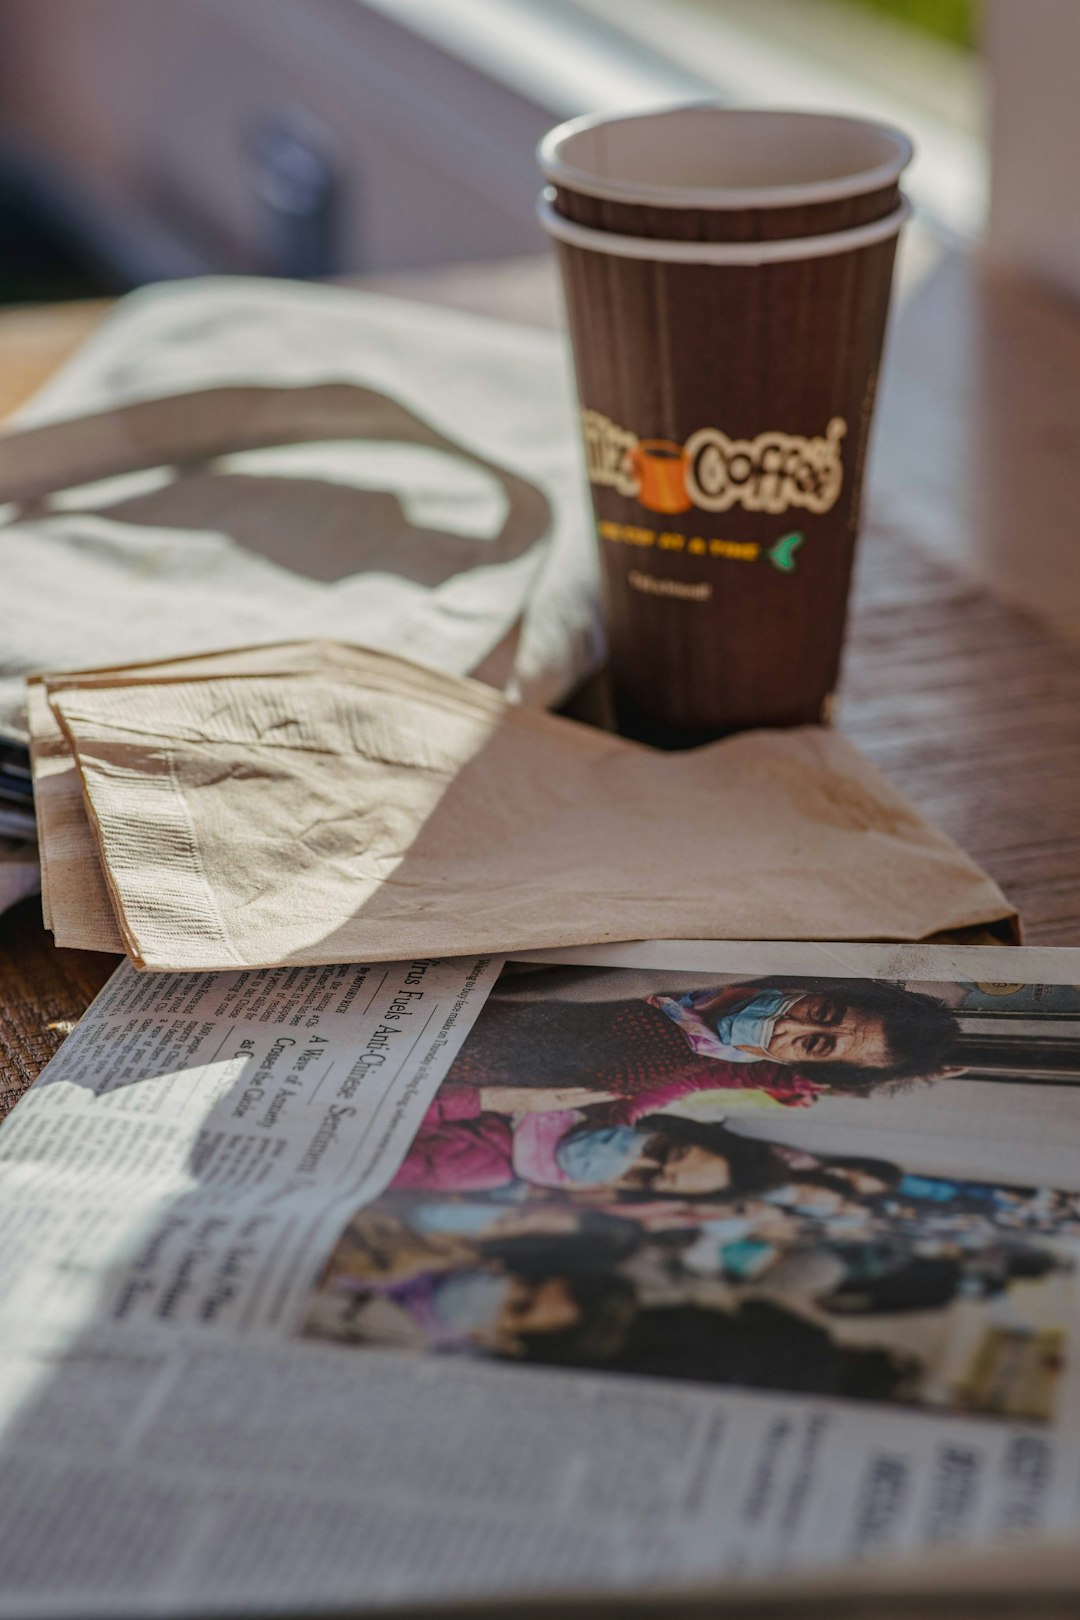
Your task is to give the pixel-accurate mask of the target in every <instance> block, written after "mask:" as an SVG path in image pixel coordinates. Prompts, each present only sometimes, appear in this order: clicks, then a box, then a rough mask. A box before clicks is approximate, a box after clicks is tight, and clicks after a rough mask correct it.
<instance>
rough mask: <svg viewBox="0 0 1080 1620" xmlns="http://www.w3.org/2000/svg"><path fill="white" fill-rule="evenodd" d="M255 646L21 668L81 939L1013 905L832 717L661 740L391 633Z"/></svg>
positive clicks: (672, 922)
mask: <svg viewBox="0 0 1080 1620" xmlns="http://www.w3.org/2000/svg"><path fill="white" fill-rule="evenodd" d="M271 651H272V652H274V653H276V667H274V668H273V669H271V670H269V671H267V669H266V667H265V666H263V667H262V668H256V667H254V665H253V664H252V662H251V654H237V655H232V661H231V662H230V659H229V658H225V659H219V660H217V661H213V660H201V661H199V662H200V663H201V664H202V665H203V668H202V670H201V671H200V672H199V673H198V675H197V676H194V677H193V674H192V671H191V670H190V668H189V670H188V672H187V673H186V674H184V673H183V672H182V669H181V666H180V665H174V666H172V668H171V673H170V674H168V675H167V676H166V675H165V674H164V673H163V671H162V670H160V669H159V671H158V675H157V678H154V676H153V675H152V674H151V673H150V672H145V673H143V674H142V675H139V674H138V673H137V672H135V671H129V672H127V673H126V674H125V673H123V672H105V673H102V674H98V675H96V676H93V675H92V676H88V677H84V678H82V679H81V680H80V678H79V677H72V676H66V677H63V678H62V679H60V678H57V679H55V680H49V679H46V680H45V682H44V683H43V684H42V685H41V686H39V687H38V688H37V693H38V696H37V698H36V699H35V705H34V706H35V712H36V713H37V714H38V716H39V717H40V715H41V713H42V710H41V699H42V697H44V698H45V700H46V704H47V706H48V708H49V709H50V712H51V714H52V716H53V717H54V719H55V722H56V723H57V725H58V726H59V728H60V731H61V733H62V740H61V742H60V743H59V744H57V742H56V737H55V735H54V738H53V744H54V748H55V749H56V750H57V751H56V752H55V753H54V755H53V763H54V765H55V766H56V767H57V768H56V769H55V770H54V772H53V778H52V779H53V780H54V785H55V779H57V778H59V777H61V776H62V768H61V767H60V752H59V750H61V749H63V748H64V747H65V744H66V751H67V756H68V760H69V763H68V765H67V767H66V768H67V770H68V771H69V773H70V769H71V765H70V761H71V760H73V761H74V764H75V766H76V767H77V770H78V773H79V779H80V781H81V788H82V803H83V805H84V806H85V810H84V815H85V814H88V816H89V826H90V827H92V833H93V843H92V842H91V840H90V839H89V838H87V836H86V834H87V831H88V828H87V825H86V824H85V823H84V826H83V832H82V837H83V844H82V849H81V854H80V856H79V859H78V861H76V862H75V863H74V864H72V863H71V861H70V850H69V852H68V854H67V855H65V857H64V860H65V862H66V864H65V865H64V866H63V867H62V868H61V867H60V866H59V865H58V858H59V851H60V845H59V843H58V844H57V846H56V848H57V858H55V859H54V855H53V851H52V847H51V842H50V841H51V839H52V837H53V834H52V833H51V832H50V812H49V810H48V809H46V805H47V804H48V792H45V793H42V798H41V804H42V808H43V810H44V812H45V813H44V815H43V820H42V836H43V842H44V844H45V858H46V871H47V872H48V874H49V878H48V889H49V894H50V905H51V912H52V917H53V921H54V926H55V924H56V922H57V918H58V915H59V911H60V905H59V901H58V892H57V881H56V879H57V876H58V875H60V877H61V883H60V888H61V890H62V891H63V892H64V897H65V904H66V903H67V902H69V901H71V899H72V898H73V896H74V895H75V894H76V893H78V892H79V891H80V890H82V891H83V892H84V893H85V892H86V891H88V890H89V889H90V888H92V887H93V883H94V881H95V878H94V876H93V875H92V874H91V873H90V864H91V863H90V858H89V857H90V851H91V849H92V848H93V847H94V845H96V855H97V858H98V862H99V865H98V871H97V875H96V882H97V884H98V886H99V887H98V900H99V901H101V900H102V899H104V900H107V902H108V906H109V909H111V911H112V913H113V917H114V923H113V927H114V929H115V933H114V934H112V935H111V936H110V940H109V941H106V940H105V937H104V935H105V931H106V926H105V925H106V919H105V906H104V905H103V904H99V905H97V907H96V909H95V911H94V916H95V917H96V919H97V922H100V923H101V924H102V925H103V926H102V929H101V932H100V934H98V933H96V932H95V928H96V926H97V923H95V925H94V927H87V928H84V931H83V932H84V937H83V939H82V940H81V943H84V944H91V943H93V944H94V945H96V946H98V948H109V945H110V944H115V943H116V942H117V941H119V943H121V944H122V946H123V948H124V949H125V950H126V951H127V953H128V954H129V956H130V957H131V958H132V960H133V961H134V962H135V963H136V965H137V966H139V967H146V968H151V969H156V970H166V969H167V970H178V971H184V970H196V969H202V970H211V969H235V968H244V967H263V966H278V965H290V964H301V963H306V964H315V963H329V962H339V961H353V960H355V961H372V960H375V961H378V960H386V961H389V960H395V959H405V958H409V957H412V956H421V955H422V956H432V955H450V954H454V955H462V954H472V953H483V952H489V951H490V952H512V951H515V950H524V949H536V948H542V947H550V946H560V945H562V946H567V945H581V944H591V943H599V942H603V941H614V940H628V939H663V938H668V939H670V938H683V939H739V938H750V939H770V938H771V939H822V940H827V939H847V940H860V939H879V940H880V939H884V940H917V939H921V938H925V937H926V936H928V935H931V934H934V933H937V932H940V931H943V930H956V929H961V928H967V927H973V926H976V925H990V924H1001V923H1002V922H1006V923H1007V922H1008V920H1009V919H1012V918H1014V912H1013V909H1012V907H1011V906H1010V905H1009V903H1008V901H1007V900H1006V899H1005V897H1004V896H1003V895H1002V894H1001V892H1000V890H999V889H998V888H997V886H996V884H994V883H993V881H992V880H991V879H990V878H989V877H987V876H986V875H985V874H984V873H983V872H981V871H980V869H979V868H978V867H977V866H976V865H975V864H974V862H973V861H972V860H971V859H970V858H969V857H968V856H967V855H965V854H964V853H963V851H961V850H960V849H959V848H958V847H957V846H956V845H955V844H953V843H952V842H951V841H950V840H949V839H948V838H946V837H945V836H944V835H943V834H942V833H940V832H938V831H937V830H936V829H935V828H933V827H932V826H930V825H929V824H928V823H927V822H926V821H925V820H923V818H922V817H921V816H920V815H919V814H918V812H917V811H916V810H915V808H914V807H913V806H912V805H911V804H910V803H909V802H908V801H907V800H906V799H905V798H904V796H903V795H902V794H900V793H899V792H898V791H897V790H896V789H895V788H893V787H892V786H891V785H890V784H889V782H888V781H887V780H886V779H885V778H884V777H883V776H881V774H880V773H879V772H878V771H877V770H876V769H874V768H873V767H872V766H871V765H869V764H868V762H867V761H866V760H865V759H864V758H863V757H862V756H861V755H860V754H859V752H858V751H857V749H855V748H854V747H853V745H852V744H851V743H850V742H848V741H847V740H846V739H845V738H844V737H843V736H841V735H840V734H839V733H837V732H834V731H831V730H828V729H824V728H819V727H803V728H799V729H797V730H793V731H788V732H776V731H767V732H750V733H745V734H743V735H741V736H736V737H732V738H729V739H727V740H725V741H722V742H718V743H714V744H712V745H710V746H708V747H705V748H701V749H697V750H694V751H692V752H687V753H680V754H667V753H660V752H657V751H654V750H651V749H646V748H642V747H640V746H638V745H636V744H633V743H630V742H627V741H626V740H624V739H622V738H619V737H615V736H611V735H609V734H607V733H605V732H601V731H595V730H592V729H591V728H588V727H585V726H581V725H578V724H576V723H575V722H572V721H568V720H564V719H560V718H558V717H556V716H554V715H550V714H546V713H542V712H537V711H531V710H525V709H523V708H521V707H517V706H515V705H513V704H509V703H507V702H506V700H505V699H504V698H502V697H501V696H500V695H499V694H497V693H496V692H494V691H493V690H492V689H491V688H489V687H486V686H483V685H481V684H480V683H478V682H476V681H471V680H467V679H461V678H458V677H454V676H447V675H443V674H441V673H438V672H435V671H431V670H426V669H422V668H420V667H419V666H416V665H412V664H409V663H406V662H404V661H402V660H400V659H397V658H394V657H391V656H388V655H384V654H379V653H375V652H370V651H365V650H361V649H358V648H342V647H334V646H332V645H329V644H326V643H322V644H313V645H309V646H308V647H306V648H304V647H302V646H295V647H293V648H292V649H291V650H290V651H289V652H288V654H287V655H286V654H284V653H283V650H282V649H280V648H278V649H275V650H271ZM262 652H263V654H264V655H265V653H266V649H263V650H262ZM272 661H273V660H272ZM35 753H36V756H37V760H36V768H37V769H38V771H39V773H40V771H41V759H42V757H43V756H42V749H41V747H40V746H39V745H38V743H36V744H35ZM49 780H50V777H49V776H48V775H45V776H44V777H41V776H40V774H39V783H40V786H39V792H41V790H42V788H44V787H45V785H46V783H47V782H48V781H49ZM74 781H75V779H74V778H73V777H71V776H70V775H69V776H68V778H67V791H68V801H67V802H68V804H69V806H70V804H71V802H72V801H71V798H70V790H71V788H72V786H73V784H74ZM54 808H55V806H54ZM89 915H90V913H89V911H88V912H87V916H89ZM89 934H94V937H93V939H92V940H91V939H90V938H89V937H86V936H88V935H89ZM57 937H58V940H59V939H60V937H61V936H60V933H59V931H58V936H57ZM64 942H65V943H67V942H70V935H68V934H67V933H66V932H65V935H64Z"/></svg>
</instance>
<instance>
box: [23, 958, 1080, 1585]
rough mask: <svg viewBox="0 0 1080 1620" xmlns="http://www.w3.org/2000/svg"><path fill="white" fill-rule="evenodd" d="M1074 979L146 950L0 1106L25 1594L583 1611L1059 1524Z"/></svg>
mask: <svg viewBox="0 0 1080 1620" xmlns="http://www.w3.org/2000/svg"><path fill="white" fill-rule="evenodd" d="M1078 981H1080V953H1076V952H1067V951H1053V952H1040V951H1031V950H994V951H993V952H992V953H991V952H989V951H987V950H981V951H979V950H970V949H968V950H961V949H956V950H953V949H950V948H946V947H925V946H923V947H867V946H858V947H856V946H837V945H829V946H814V945H769V944H741V945H737V944H730V945H715V944H709V945H701V944H697V945H690V944H673V943H666V944H653V945H639V946H623V947H607V948H604V949H593V950H576V951H561V952H557V953H550V952H549V953H533V954H532V955H530V956H528V957H523V958H521V959H515V960H511V961H504V960H501V959H497V958H476V959H453V960H450V959H444V960H437V959H436V960H428V959H424V960H415V961H411V962H405V963H400V964H395V965H391V966H387V965H386V964H385V963H383V964H379V965H377V966H357V965H342V966H335V967H318V968H294V969H275V970H259V971H244V972H235V973H221V974H177V975H160V976H155V975H145V974H137V973H136V972H135V971H134V970H133V969H132V968H131V966H130V965H129V964H124V965H122V966H121V967H120V968H119V969H118V970H117V973H116V975H115V976H114V977H113V979H112V980H111V981H110V982H109V984H108V985H107V986H106V988H105V990H104V991H103V992H102V994H101V995H100V996H99V998H98V1000H97V1001H96V1002H95V1003H94V1005H93V1007H92V1008H91V1009H90V1011H89V1012H88V1013H87V1014H86V1016H85V1017H84V1019H83V1020H82V1022H81V1023H80V1024H79V1025H78V1027H77V1028H76V1030H75V1031H74V1033H73V1034H72V1035H71V1036H70V1037H69V1038H68V1040H67V1042H66V1043H65V1045H64V1046H63V1047H62V1048H61V1050H60V1052H59V1054H58V1055H57V1056H56V1057H55V1058H54V1059H53V1061H52V1062H51V1063H50V1064H49V1065H48V1067H47V1068H46V1070H45V1071H44V1072H43V1074H42V1076H41V1078H40V1079H39V1081H38V1082H37V1084H36V1085H35V1086H34V1087H33V1088H31V1090H30V1091H29V1092H28V1093H27V1095H26V1096H25V1098H24V1099H23V1100H22V1102H21V1103H20V1104H19V1105H18V1106H17V1107H16V1108H15V1109H14V1111H13V1112H12V1114H11V1116H10V1117H9V1119H8V1121H7V1122H6V1124H5V1125H4V1127H3V1128H2V1130H0V1222H2V1227H3V1231H4V1234H5V1240H6V1241H5V1243H4V1245H3V1248H2V1250H0V1455H2V1457H3V1463H4V1466H3V1468H2V1469H0V1548H2V1549H3V1555H2V1557H0V1614H2V1615H5V1616H7V1615H11V1616H16V1615H17V1616H59V1615H64V1616H82V1615H88V1616H89V1615H102V1616H104V1615H109V1616H125V1615H134V1614H140V1615H141V1614H147V1613H155V1614H174V1613H175V1614H179V1613H217V1614H226V1613H229V1612H236V1611H240V1610H243V1611H244V1612H251V1611H252V1610H257V1609H265V1610H267V1611H272V1612H278V1613H281V1612H291V1611H301V1610H302V1611H303V1612H305V1613H310V1612H312V1611H313V1610H317V1609H319V1608H325V1609H328V1610H330V1609H336V1610H341V1609H343V1608H349V1609H350V1610H356V1611H359V1612H363V1611H374V1610H380V1609H387V1608H388V1609H393V1608H395V1607H404V1606H406V1605H412V1606H421V1605H442V1604H459V1605H460V1604H466V1605H467V1604H469V1603H475V1604H481V1603H484V1602H488V1603H493V1604H494V1605H495V1607H494V1609H493V1610H492V1612H493V1613H499V1612H505V1611H504V1610H501V1609H500V1605H503V1604H506V1603H508V1602H510V1601H512V1600H522V1601H524V1600H526V1599H540V1598H545V1599H552V1600H554V1599H557V1598H559V1597H560V1595H561V1594H567V1595H569V1594H575V1593H577V1594H580V1593H583V1592H584V1593H586V1594H591V1595H592V1596H591V1599H590V1602H591V1604H592V1605H593V1606H594V1607H595V1605H596V1604H597V1603H599V1602H600V1600H601V1598H604V1599H610V1600H612V1601H615V1600H617V1599H618V1598H619V1596H620V1594H635V1595H636V1596H638V1597H640V1596H642V1595H645V1596H647V1594H648V1593H650V1592H654V1591H655V1592H665V1593H669V1594H671V1593H675V1592H677V1590H678V1589H680V1588H683V1587H685V1588H686V1589H687V1591H690V1590H696V1592H697V1593H698V1596H699V1599H700V1593H701V1591H702V1590H703V1589H705V1590H708V1589H709V1588H712V1589H714V1590H716V1591H717V1592H730V1591H732V1590H736V1591H745V1592H746V1593H747V1594H751V1593H752V1592H753V1591H754V1590H755V1583H760V1582H763V1581H765V1580H766V1579H771V1578H774V1577H776V1576H778V1575H779V1576H783V1575H784V1574H785V1573H794V1574H797V1575H798V1577H799V1581H800V1583H801V1584H802V1585H804V1586H805V1585H806V1583H807V1582H809V1581H810V1580H811V1579H812V1578H813V1577H814V1575H815V1573H816V1572H819V1571H822V1572H828V1571H830V1570H837V1569H844V1568H850V1567H851V1566H863V1565H865V1566H866V1567H867V1568H868V1569H870V1570H871V1571H872V1570H874V1569H876V1567H877V1564H876V1561H877V1560H879V1559H881V1560H887V1559H888V1558H890V1557H895V1556H897V1555H905V1554H907V1555H910V1554H911V1553H912V1552H915V1551H919V1552H920V1556H922V1555H924V1554H928V1553H929V1552H930V1551H931V1550H933V1551H934V1552H935V1554H940V1551H941V1549H947V1548H949V1547H956V1548H959V1549H972V1548H974V1549H978V1548H979V1547H989V1546H991V1545H995V1546H1000V1545H1002V1544H1003V1543H1004V1544H1005V1545H1006V1546H1008V1545H1011V1544H1015V1546H1016V1548H1017V1549H1018V1550H1021V1549H1022V1548H1023V1546H1024V1545H1025V1543H1026V1542H1027V1541H1029V1540H1030V1539H1031V1538H1040V1537H1053V1536H1057V1537H1067V1536H1069V1535H1070V1534H1074V1533H1075V1530H1076V1528H1077V1525H1078V1523H1080V1490H1078V1487H1080V1376H1078V1371H1077V1366H1076V1357H1075V1351H1074V1346H1075V1344H1076V1343H1077V1337H1078V1334H1080V1321H1078V1310H1080V1300H1078V1294H1077V1274H1076V1261H1077V1257H1078V1255H1080V1155H1078V1154H1077V1152H1076V1147H1075V1143H1076V1140H1077V1133H1078V1131H1080V988H1078ZM882 1567H883V1568H884V1567H886V1566H885V1565H883V1566H882ZM997 1578H999V1579H1000V1565H999V1566H998V1577H997ZM882 1579H885V1577H884V1576H883V1577H882ZM676 1601H677V1599H676V1598H675V1597H674V1596H672V1597H671V1598H670V1601H667V1602H666V1603H665V1611H664V1612H670V1609H671V1606H672V1604H674V1603H675V1602H676ZM586 1612H589V1611H588V1610H587V1611H586Z"/></svg>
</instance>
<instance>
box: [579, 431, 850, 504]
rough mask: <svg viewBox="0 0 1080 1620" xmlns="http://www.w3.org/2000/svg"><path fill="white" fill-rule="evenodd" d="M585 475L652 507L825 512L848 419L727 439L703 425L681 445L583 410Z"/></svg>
mask: <svg viewBox="0 0 1080 1620" xmlns="http://www.w3.org/2000/svg"><path fill="white" fill-rule="evenodd" d="M582 426H583V431H584V439H585V458H586V462H587V465H588V470H589V479H590V482H592V483H594V484H602V485H606V486H607V487H609V488H612V489H616V490H618V492H619V493H620V494H621V495H627V496H631V497H633V498H634V499H636V500H637V501H638V503H639V504H640V505H641V506H644V507H646V508H647V509H648V510H649V511H651V512H669V513H674V512H687V511H689V510H690V509H691V507H695V506H696V507H698V508H700V510H702V511H704V512H726V511H728V510H730V508H732V507H733V506H741V507H742V508H743V510H744V511H747V512H770V513H780V512H786V511H787V510H788V509H789V508H790V507H799V508H802V509H803V510H804V511H808V512H828V511H829V510H830V509H831V508H832V507H833V506H835V504H836V501H837V499H838V497H839V495H840V490H841V486H842V484H843V481H844V464H843V457H842V454H841V444H842V440H843V438H844V435H845V434H846V432H847V423H846V422H845V421H844V419H843V417H841V416H834V417H833V418H832V420H831V421H830V422H829V424H828V426H827V427H826V429H825V432H824V433H823V434H821V435H818V436H816V437H812V438H808V437H805V436H804V435H802V434H798V433H759V434H758V435H757V437H756V438H753V439H731V438H729V437H728V436H727V434H726V433H722V432H721V431H720V429H719V428H700V429H699V430H698V432H696V433H692V434H691V435H690V437H689V438H688V439H687V441H686V443H685V444H684V445H680V444H677V443H676V442H675V441H674V440H671V439H639V438H638V437H637V435H636V434H635V433H631V432H630V431H629V429H627V428H621V427H619V426H618V425H617V423H615V422H612V421H611V420H610V419H609V418H608V417H606V416H604V415H603V414H602V413H601V412H600V411H590V410H586V411H583V412H582Z"/></svg>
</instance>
